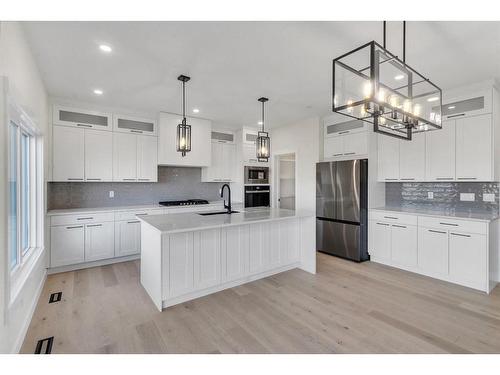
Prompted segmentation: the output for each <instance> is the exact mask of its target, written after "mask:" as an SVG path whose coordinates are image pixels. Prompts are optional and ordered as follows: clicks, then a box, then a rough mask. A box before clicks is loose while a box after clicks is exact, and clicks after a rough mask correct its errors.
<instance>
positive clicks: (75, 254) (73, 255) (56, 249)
mask: <svg viewBox="0 0 500 375" xmlns="http://www.w3.org/2000/svg"><path fill="white" fill-rule="evenodd" d="M84 260H85V226H84V225H83V224H79V225H68V226H55V227H51V228H50V266H51V267H59V266H65V265H68V264H76V263H81V262H83V261H84Z"/></svg>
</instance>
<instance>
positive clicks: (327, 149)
mask: <svg viewBox="0 0 500 375" xmlns="http://www.w3.org/2000/svg"><path fill="white" fill-rule="evenodd" d="M343 154H344V139H343V137H342V136H336V137H328V138H325V141H324V149H323V157H324V158H325V159H327V158H336V157H340V156H342V155H343Z"/></svg>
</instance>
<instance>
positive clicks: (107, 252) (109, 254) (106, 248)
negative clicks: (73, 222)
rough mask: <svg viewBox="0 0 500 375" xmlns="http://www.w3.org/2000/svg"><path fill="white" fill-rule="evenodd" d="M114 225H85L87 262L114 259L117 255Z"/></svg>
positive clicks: (107, 223)
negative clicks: (115, 254)
mask: <svg viewBox="0 0 500 375" xmlns="http://www.w3.org/2000/svg"><path fill="white" fill-rule="evenodd" d="M114 247H115V235H114V223H113V222H106V223H97V224H87V225H85V261H86V262H91V261H95V260H100V259H108V258H113V256H114V253H115V249H114Z"/></svg>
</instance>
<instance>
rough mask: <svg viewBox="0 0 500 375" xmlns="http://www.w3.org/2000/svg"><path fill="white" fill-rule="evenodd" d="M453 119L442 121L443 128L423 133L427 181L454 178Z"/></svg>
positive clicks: (451, 179) (450, 179)
mask: <svg viewBox="0 0 500 375" xmlns="http://www.w3.org/2000/svg"><path fill="white" fill-rule="evenodd" d="M455 129H456V127H455V120H445V121H443V128H442V129H441V130H435V131H430V132H427V133H425V143H426V144H425V146H426V157H425V175H426V179H427V180H428V181H453V180H454V179H455Z"/></svg>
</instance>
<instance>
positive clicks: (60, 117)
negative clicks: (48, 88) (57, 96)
mask: <svg viewBox="0 0 500 375" xmlns="http://www.w3.org/2000/svg"><path fill="white" fill-rule="evenodd" d="M53 122H54V124H55V125H64V126H74V127H78V128H93V129H99V130H109V131H111V114H109V113H104V112H97V111H89V110H84V109H78V108H70V107H65V106H60V105H55V106H54V109H53Z"/></svg>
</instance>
